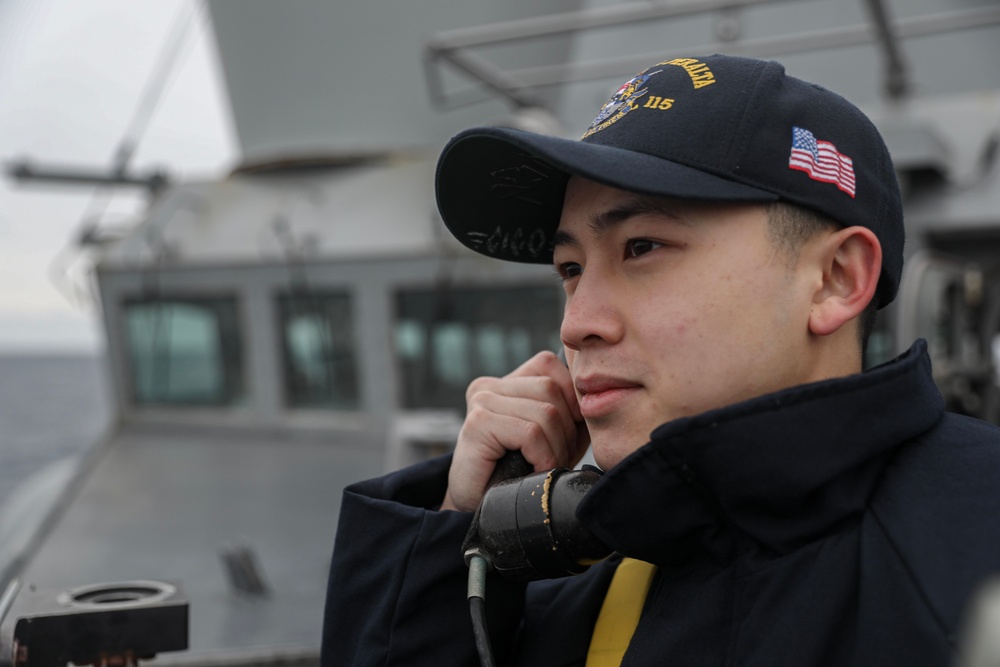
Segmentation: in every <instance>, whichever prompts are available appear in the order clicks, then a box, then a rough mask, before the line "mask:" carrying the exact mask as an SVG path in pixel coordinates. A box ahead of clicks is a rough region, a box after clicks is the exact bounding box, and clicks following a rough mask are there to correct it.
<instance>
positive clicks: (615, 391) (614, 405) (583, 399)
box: [575, 375, 642, 419]
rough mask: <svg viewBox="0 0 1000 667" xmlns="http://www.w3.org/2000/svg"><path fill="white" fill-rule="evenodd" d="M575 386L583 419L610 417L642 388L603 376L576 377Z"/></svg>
mask: <svg viewBox="0 0 1000 667" xmlns="http://www.w3.org/2000/svg"><path fill="white" fill-rule="evenodd" d="M575 384H576V390H577V392H578V393H579V395H580V412H581V413H582V414H583V417H584V419H598V418H600V417H606V416H608V415H610V414H611V413H613V412H614V411H615V410H616V409H618V408H620V407H621V405H622V404H623V403H624V402H625V401H627V400H628V399H629V398H630V397H631V396H632V395H633V394H634V393H636V392H637V391H639V390H640V389H641V388H642V385H641V384H639V383H637V382H632V381H630V380H625V379H623V378H616V377H610V376H603V375H591V376H584V377H577V379H576V383H575Z"/></svg>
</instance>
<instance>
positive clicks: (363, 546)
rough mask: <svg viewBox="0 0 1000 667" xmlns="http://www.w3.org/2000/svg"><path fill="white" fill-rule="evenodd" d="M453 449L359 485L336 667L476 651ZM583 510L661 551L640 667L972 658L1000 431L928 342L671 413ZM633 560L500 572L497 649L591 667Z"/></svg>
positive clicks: (491, 601) (459, 657)
mask: <svg viewBox="0 0 1000 667" xmlns="http://www.w3.org/2000/svg"><path fill="white" fill-rule="evenodd" d="M447 468H448V460H447V459H438V460H435V461H432V462H428V463H425V464H421V465H418V466H415V467H413V468H409V469H406V470H403V471H401V472H398V473H394V474H392V475H388V476H386V477H383V478H380V479H376V480H371V481H367V482H363V483H360V484H356V485H354V486H352V487H350V488H348V489H347V490H346V491H345V495H344V503H343V507H342V512H341V518H340V524H339V527H338V534H337V540H336V545H335V549H334V558H333V564H332V568H331V572H330V579H329V589H328V595H327V608H326V617H325V619H324V629H323V658H322V662H323V665H324V667H333V666H334V665H352V666H355V667H356V666H359V665H476V664H478V662H477V658H476V653H475V648H474V644H473V640H472V630H471V622H470V621H469V612H468V608H467V603H466V598H465V586H466V570H465V567H464V564H463V562H462V555H461V549H460V545H461V543H462V540H463V537H464V536H465V532H466V530H467V529H468V527H469V522H470V517H471V515H469V514H466V513H461V512H439V511H435V510H434V509H433V508H434V507H435V506H436V505H437V504H438V503H439V502H440V500H441V498H442V497H443V494H444V490H445V485H446V482H447ZM578 515H579V517H580V518H581V519H582V520H583V521H584V522H585V523H586V524H587V525H588V527H589V528H590V529H591V530H592V531H593V532H594V533H595V534H597V535H598V536H599V537H600V538H601V539H603V540H604V541H605V542H606V543H607V544H608V545H610V546H612V547H613V548H614V549H615V550H616V551H617V552H619V553H621V554H625V555H628V556H632V557H635V558H640V559H643V560H646V561H650V562H653V563H656V564H657V565H658V566H659V569H658V574H657V576H656V578H655V580H654V582H653V584H652V587H651V588H650V592H649V596H648V598H647V601H646V606H645V608H644V611H643V614H642V618H641V620H640V623H639V626H638V628H637V629H636V632H635V635H634V637H633V639H632V643H631V644H630V646H629V650H628V652H627V654H626V656H625V660H624V662H623V665H653V664H661V663H662V664H670V665H675V666H679V667H680V666H685V665H697V666H699V667H700V666H704V665H739V666H740V667H752V666H758V665H759V666H761V667H776V666H779V665H790V666H791V665H794V666H795V667H801V666H802V665H845V666H846V665H851V666H854V667H861V666H865V665H872V666H876V665H877V666H879V667H884V666H885V665H908V666H909V667H913V666H920V665H935V666H946V665H950V664H953V663H954V650H955V640H956V636H957V633H958V631H959V630H960V628H961V627H962V623H963V611H964V609H965V607H966V604H967V602H968V600H969V598H970V596H971V595H972V594H973V593H974V592H975V590H976V588H977V585H978V584H980V583H982V582H983V581H984V579H986V578H987V577H988V576H989V575H990V574H991V573H993V572H996V571H1000V429H998V428H996V427H994V426H992V425H989V424H986V423H983V422H980V421H976V420H973V419H969V418H965V417H961V416H957V415H953V414H948V413H945V411H944V407H943V401H942V399H941V396H940V394H939V393H938V391H937V389H936V388H935V386H934V384H933V382H932V379H931V373H930V362H929V360H928V358H927V354H926V349H925V345H924V344H923V343H922V342H918V343H917V344H916V345H915V346H914V348H913V349H911V350H910V352H908V353H907V354H906V355H903V356H902V357H900V358H899V359H898V360H896V361H894V362H890V363H889V364H886V365H883V366H881V367H879V368H877V369H873V370H871V371H868V372H866V373H863V374H860V375H855V376H851V377H846V378H838V379H834V380H829V381H824V382H819V383H815V384H809V385H803V386H800V387H794V388H791V389H788V390H785V391H781V392H778V393H775V394H770V395H767V396H763V397H760V398H756V399H752V400H750V401H746V402H743V403H739V404H736V405H732V406H729V407H727V408H723V409H720V410H715V411H712V412H707V413H704V414H702V415H698V416H695V417H691V418H685V419H680V420H676V421H673V422H669V423H667V424H664V425H663V426H661V427H659V428H658V429H657V430H656V431H654V432H653V434H652V439H651V442H650V443H649V444H647V445H645V446H644V447H642V448H641V449H639V450H638V451H636V452H635V453H634V454H632V455H631V456H629V457H628V458H627V459H625V460H624V461H622V463H620V464H619V465H618V466H616V467H615V468H614V469H613V470H611V471H610V472H608V474H606V475H605V476H604V478H603V479H602V480H601V481H600V482H599V483H598V484H597V485H596V486H595V487H594V489H593V490H592V491H591V492H590V494H589V495H588V497H587V498H586V499H585V500H584V502H583V504H582V505H581V506H580V510H579V512H578ZM615 564H616V560H615V558H612V559H610V560H609V561H607V562H605V563H602V564H599V565H596V566H594V567H592V568H591V569H590V570H589V571H588V572H586V573H585V574H583V575H579V576H577V577H571V578H565V579H558V580H550V581H544V582H536V583H532V584H529V585H527V587H525V586H524V585H523V584H511V583H508V582H505V581H502V580H500V579H499V578H497V577H496V575H491V576H490V581H489V582H488V584H487V606H488V608H489V611H490V613H491V617H490V624H491V626H490V630H491V634H492V635H493V646H494V650H495V652H496V653H497V655H498V659H499V660H500V661H501V662H502V663H506V664H512V665H526V666H530V665H538V666H541V665H546V666H550V667H551V666H555V665H583V664H584V662H585V659H586V653H587V646H588V642H589V640H590V636H591V633H592V631H593V627H594V623H595V620H596V618H597V613H598V611H599V609H600V605H601V602H602V601H603V597H604V594H605V592H606V590H607V586H608V583H609V581H610V578H611V574H612V572H613V569H614V566H615Z"/></svg>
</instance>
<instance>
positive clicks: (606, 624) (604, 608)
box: [586, 558, 656, 667]
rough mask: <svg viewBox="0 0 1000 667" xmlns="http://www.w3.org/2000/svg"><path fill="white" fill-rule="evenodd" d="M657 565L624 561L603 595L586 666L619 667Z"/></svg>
mask: <svg viewBox="0 0 1000 667" xmlns="http://www.w3.org/2000/svg"><path fill="white" fill-rule="evenodd" d="M655 573H656V566H655V565H652V564H651V563H646V562H644V561H641V560H635V559H634V558H623V559H622V562H621V563H620V564H619V565H618V568H617V569H616V570H615V576H614V577H613V578H612V579H611V586H609V587H608V592H607V594H606V595H605V596H604V604H603V605H601V613H600V615H598V617H597V625H596V626H594V636H593V637H591V638H590V649H589V650H588V651H587V665H586V667H619V665H621V664H622V658H624V657H625V649H627V648H628V644H629V642H630V641H632V634H633V633H634V632H635V628H636V626H637V625H639V616H640V615H642V605H643V603H644V602H645V601H646V593H648V592H649V584H650V583H651V582H652V581H653V575H654V574H655Z"/></svg>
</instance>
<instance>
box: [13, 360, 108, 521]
mask: <svg viewBox="0 0 1000 667" xmlns="http://www.w3.org/2000/svg"><path fill="white" fill-rule="evenodd" d="M111 414H112V413H111V400H110V396H109V394H108V383H107V380H106V378H105V374H104V368H103V360H102V359H100V358H99V357H97V356H82V355H3V354H0V505H2V504H3V503H4V501H5V500H6V499H7V498H8V497H9V496H10V494H11V492H12V491H13V490H14V489H15V488H16V487H17V485H18V484H19V483H20V482H21V481H23V480H25V479H27V478H28V477H30V476H31V475H32V474H33V473H35V472H37V471H39V470H41V469H42V468H43V467H45V466H46V465H47V464H49V463H51V462H53V461H55V460H57V459H59V458H62V457H65V456H72V455H80V454H83V453H85V452H86V450H87V448H89V447H92V446H93V445H94V444H95V443H96V442H97V441H98V439H99V438H100V436H101V435H102V434H103V433H104V431H105V429H106V428H107V426H108V424H109V423H110V419H111Z"/></svg>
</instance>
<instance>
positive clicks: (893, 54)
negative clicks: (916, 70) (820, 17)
mask: <svg viewBox="0 0 1000 667" xmlns="http://www.w3.org/2000/svg"><path fill="white" fill-rule="evenodd" d="M865 5H867V6H868V13H869V14H870V16H871V20H872V23H873V27H874V28H875V37H876V39H877V40H878V45H879V47H880V48H881V50H882V57H883V58H884V60H885V91H886V93H888V95H889V99H891V100H894V101H897V100H901V99H903V98H904V97H905V96H906V95H907V93H908V92H909V90H910V82H909V77H908V75H907V71H906V65H905V64H904V63H903V56H902V53H901V52H900V49H899V39H898V38H897V37H896V33H895V31H894V30H893V26H892V22H891V21H890V19H889V12H888V11H887V10H886V7H885V3H884V0H865Z"/></svg>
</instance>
